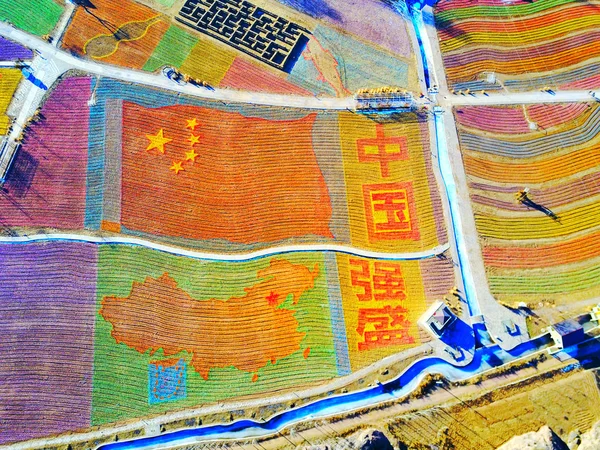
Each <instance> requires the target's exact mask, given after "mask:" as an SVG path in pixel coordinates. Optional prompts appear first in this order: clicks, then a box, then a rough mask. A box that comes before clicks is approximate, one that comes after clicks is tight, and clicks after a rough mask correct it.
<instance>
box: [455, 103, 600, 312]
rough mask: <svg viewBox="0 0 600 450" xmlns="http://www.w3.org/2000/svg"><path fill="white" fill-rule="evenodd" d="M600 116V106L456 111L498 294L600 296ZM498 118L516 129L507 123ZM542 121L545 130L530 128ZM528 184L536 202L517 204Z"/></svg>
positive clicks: (505, 296) (504, 297)
mask: <svg viewBox="0 0 600 450" xmlns="http://www.w3.org/2000/svg"><path fill="white" fill-rule="evenodd" d="M496 113H497V114H496ZM599 113H600V108H598V107H597V106H596V105H595V104H584V105H583V106H582V105H570V104H565V105H532V106H529V107H527V108H526V109H525V108H521V107H497V108H496V107H495V108H493V109H492V108H488V107H467V108H461V112H457V114H456V116H457V122H458V124H459V138H460V143H461V147H462V152H463V157H464V163H465V168H466V171H467V178H468V182H469V187H470V194H471V200H472V202H473V209H474V212H475V221H476V224H477V230H478V232H479V235H480V238H481V242H482V244H483V245H482V246H483V258H484V262H485V265H486V268H487V273H488V279H489V283H490V287H491V289H492V292H493V293H494V294H495V295H496V296H497V297H498V298H499V299H502V300H508V301H513V300H514V301H517V300H520V301H528V300H530V301H538V300H542V299H550V298H551V299H553V300H555V301H557V302H559V303H560V302H567V301H569V300H576V299H588V298H592V297H594V296H597V295H598V292H599V291H600V284H599V283H598V276H597V273H596V271H597V268H598V263H599V260H600V248H599V247H598V234H599V233H600V230H599V228H598V220H599V219H600V183H599V180H600V166H599V164H598V149H599V148H600V140H599V139H598V131H599V127H600V122H599V120H598V116H599ZM498 116H500V117H505V118H509V119H508V120H507V123H510V124H512V130H508V126H507V127H506V128H504V127H502V128H500V127H499V126H498V120H497V117H498ZM565 116H566V117H567V118H568V119H569V120H567V118H565ZM540 122H543V123H544V124H545V127H540V129H538V130H535V131H532V130H530V129H529V123H534V124H535V125H538V126H539V123H540ZM533 128H535V127H533ZM517 130H521V132H520V133H519V132H517ZM526 187H527V188H529V193H528V197H527V200H528V202H525V203H523V202H519V201H517V199H516V197H515V195H516V194H517V193H518V192H519V191H521V190H522V189H524V188H526ZM553 214H554V216H553Z"/></svg>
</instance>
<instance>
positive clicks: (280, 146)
mask: <svg viewBox="0 0 600 450" xmlns="http://www.w3.org/2000/svg"><path fill="white" fill-rule="evenodd" d="M315 117H316V116H315V115H314V114H310V115H308V116H306V117H304V118H301V119H298V120H286V121H274V120H266V119H261V118H250V117H245V116H242V115H241V114H238V113H230V112H224V111H219V110H213V109H207V108H200V107H195V106H169V107H163V108H157V109H150V108H144V107H142V106H139V105H136V104H133V103H127V102H125V103H124V106H123V127H124V130H123V174H122V176H123V182H122V208H121V223H122V225H123V226H124V227H126V228H128V229H130V230H136V231H142V232H146V233H151V234H158V235H163V236H173V237H183V238H190V239H224V240H227V241H229V242H234V243H240V244H254V243H260V242H274V241H280V240H283V239H290V238H294V237H301V236H314V237H317V238H333V235H332V234H331V231H330V230H329V220H330V218H331V203H330V199H329V194H328V191H327V186H326V184H325V180H324V178H323V175H322V173H321V171H320V168H319V166H318V165H317V160H316V156H315V154H314V150H313V147H312V128H313V124H314V121H315Z"/></svg>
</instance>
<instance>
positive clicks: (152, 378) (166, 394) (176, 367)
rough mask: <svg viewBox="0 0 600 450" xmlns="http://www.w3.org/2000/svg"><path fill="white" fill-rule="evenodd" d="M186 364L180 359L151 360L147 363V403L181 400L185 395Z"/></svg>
mask: <svg viewBox="0 0 600 450" xmlns="http://www.w3.org/2000/svg"><path fill="white" fill-rule="evenodd" d="M185 374H186V366H185V361H184V360H183V358H182V359H178V360H177V359H168V360H165V361H152V362H150V364H149V365H148V403H150V404H151V405H152V404H155V403H162V402H169V401H173V400H181V399H184V398H185V397H186V386H185Z"/></svg>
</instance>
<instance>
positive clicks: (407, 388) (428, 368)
mask: <svg viewBox="0 0 600 450" xmlns="http://www.w3.org/2000/svg"><path fill="white" fill-rule="evenodd" d="M550 343H551V340H550V337H549V336H548V335H543V336H540V337H538V338H536V339H534V340H531V341H529V342H526V343H523V344H521V345H519V346H517V347H515V348H514V349H512V350H510V351H505V350H502V349H501V348H500V347H499V346H498V345H494V346H491V347H485V348H481V349H479V350H477V351H476V352H475V356H474V357H473V360H472V361H471V362H470V363H469V364H468V365H466V366H464V367H455V366H453V365H451V364H449V363H447V362H446V361H444V360H442V359H440V358H425V359H421V360H419V361H417V362H416V363H414V364H413V365H412V366H410V367H409V368H408V369H406V371H405V372H404V373H402V375H400V376H399V377H398V378H396V379H394V380H392V381H389V382H387V383H383V384H378V385H377V386H375V387H371V388H368V389H366V390H363V391H359V392H353V393H350V394H344V395H339V396H335V397H329V398H325V399H322V400H318V401H316V402H314V403H310V404H307V405H304V406H301V407H298V408H295V409H291V410H289V411H285V412H283V413H281V414H278V415H276V416H273V417H272V418H271V419H269V420H268V421H266V422H256V421H253V420H240V421H237V422H232V423H230V424H227V425H210V426H205V427H201V428H195V429H186V430H181V431H175V432H172V433H166V434H163V435H158V436H152V437H146V438H140V439H135V440H132V441H122V442H114V443H110V444H105V445H102V446H100V447H99V449H102V450H125V449H144V448H152V447H159V446H165V445H169V444H171V445H172V444H177V445H184V444H186V443H192V442H197V441H198V440H200V439H231V438H238V439H247V438H252V437H255V436H261V435H266V434H269V432H276V431H278V430H281V429H282V428H284V427H286V426H288V425H291V424H293V423H295V422H299V421H303V420H309V419H317V418H321V417H326V416H328V415H331V414H336V413H341V412H344V411H351V410H354V409H357V408H362V407H365V406H371V405H374V404H377V403H380V402H384V401H390V400H394V399H396V398H398V397H402V396H404V395H406V394H408V393H410V392H411V391H412V390H413V389H414V388H415V387H417V385H418V384H419V382H420V381H421V380H422V379H423V377H425V375H427V374H430V373H440V374H442V375H444V376H445V377H446V378H448V379H449V380H452V381H458V380H463V379H466V378H470V377H472V376H474V375H475V374H477V373H481V372H483V371H485V370H489V369H491V368H494V367H499V366H501V365H504V364H506V363H508V362H510V361H514V360H515V359H517V358H519V357H523V356H527V355H529V354H532V353H534V352H536V351H538V350H540V349H541V348H543V347H544V346H547V345H549V344H550ZM596 345H597V346H600V345H598V344H596Z"/></svg>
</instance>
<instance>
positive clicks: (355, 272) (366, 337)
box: [349, 258, 414, 351]
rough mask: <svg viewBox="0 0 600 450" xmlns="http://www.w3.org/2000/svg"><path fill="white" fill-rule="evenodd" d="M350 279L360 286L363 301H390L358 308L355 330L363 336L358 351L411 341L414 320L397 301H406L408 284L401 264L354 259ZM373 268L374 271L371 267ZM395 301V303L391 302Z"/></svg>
mask: <svg viewBox="0 0 600 450" xmlns="http://www.w3.org/2000/svg"><path fill="white" fill-rule="evenodd" d="M349 263H350V266H352V269H351V270H350V280H351V283H352V286H353V287H355V288H357V290H355V294H356V297H357V299H358V300H359V301H360V302H373V301H374V302H381V303H387V304H384V305H383V306H380V307H376V308H367V307H361V308H360V309H359V310H358V326H357V328H356V332H357V333H358V334H359V335H360V336H361V337H362V342H358V350H359V351H363V350H369V349H373V348H378V347H385V346H388V345H401V344H412V343H413V342H414V338H413V337H412V336H410V334H409V329H410V326H411V322H409V321H408V319H407V318H406V316H405V313H406V312H407V309H406V308H404V307H403V306H401V305H397V303H399V302H401V301H404V300H406V285H405V282H404V278H403V276H402V267H401V265H400V264H398V263H393V262H387V261H376V262H375V263H372V262H371V261H369V260H366V259H358V258H351V259H350V260H349ZM371 267H373V270H371ZM391 303H394V304H396V305H392V304H391Z"/></svg>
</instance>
